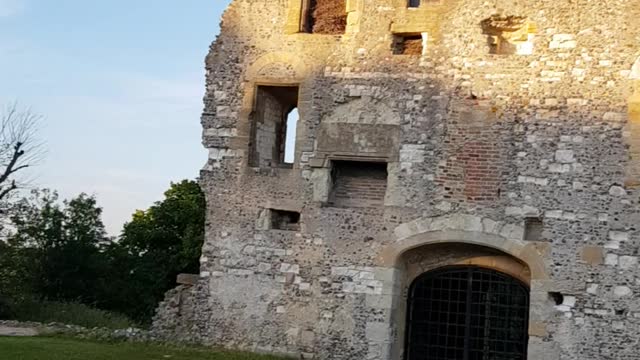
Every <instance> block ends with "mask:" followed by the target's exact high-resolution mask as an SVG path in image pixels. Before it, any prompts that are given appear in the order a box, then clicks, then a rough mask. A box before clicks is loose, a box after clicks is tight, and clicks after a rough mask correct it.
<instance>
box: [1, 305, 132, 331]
mask: <svg viewBox="0 0 640 360" xmlns="http://www.w3.org/2000/svg"><path fill="white" fill-rule="evenodd" d="M11 311H12V314H11V315H12V316H11V320H18V321H34V322H40V323H45V324H46V323H52V322H57V323H62V324H71V325H78V326H83V327H86V328H94V327H99V328H107V329H126V328H130V327H137V325H136V324H135V323H134V322H133V321H131V320H129V319H128V318H127V317H125V316H124V315H120V314H116V313H112V312H108V311H103V310H98V309H94V308H92V307H89V306H87V305H83V304H79V303H63V302H55V301H35V300H28V301H23V302H21V303H17V304H13V305H12V307H11Z"/></svg>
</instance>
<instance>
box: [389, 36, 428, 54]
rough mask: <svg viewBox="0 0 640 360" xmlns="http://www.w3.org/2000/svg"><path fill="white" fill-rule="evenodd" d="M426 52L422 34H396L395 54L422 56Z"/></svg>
mask: <svg viewBox="0 0 640 360" xmlns="http://www.w3.org/2000/svg"><path fill="white" fill-rule="evenodd" d="M423 52H424V40H423V38H422V34H396V35H394V40H393V53H394V54H395V55H414V56H421V55H422V54H423Z"/></svg>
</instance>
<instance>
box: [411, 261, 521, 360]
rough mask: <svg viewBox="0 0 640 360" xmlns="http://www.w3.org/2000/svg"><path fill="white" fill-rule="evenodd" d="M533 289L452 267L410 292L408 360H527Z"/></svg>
mask: <svg viewBox="0 0 640 360" xmlns="http://www.w3.org/2000/svg"><path fill="white" fill-rule="evenodd" d="M528 315H529V289H528V287H527V286H526V285H525V284H524V283H522V282H520V281H519V280H517V279H515V278H513V277H511V276H509V275H506V274H503V273H500V272H497V271H494V270H490V269H485V268H480V267H472V266H464V267H447V268H443V269H439V270H435V271H431V272H428V273H426V274H424V275H422V276H420V277H418V278H417V279H416V280H415V281H414V282H413V284H412V285H411V289H410V291H409V304H408V319H407V333H406V339H407V343H406V352H405V353H406V360H525V359H526V357H527V355H526V354H527V343H528V338H529V336H528V323H529V319H528Z"/></svg>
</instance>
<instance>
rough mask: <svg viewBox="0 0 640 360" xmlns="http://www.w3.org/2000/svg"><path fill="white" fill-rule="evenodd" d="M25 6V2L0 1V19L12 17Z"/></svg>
mask: <svg viewBox="0 0 640 360" xmlns="http://www.w3.org/2000/svg"><path fill="white" fill-rule="evenodd" d="M26 6H27V3H26V0H0V18H6V17H10V16H14V15H16V14H18V13H20V12H21V11H23V10H24V9H25V8H26Z"/></svg>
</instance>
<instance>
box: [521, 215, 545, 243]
mask: <svg viewBox="0 0 640 360" xmlns="http://www.w3.org/2000/svg"><path fill="white" fill-rule="evenodd" d="M543 231H544V223H543V222H542V219H540V218H527V219H525V221H524V239H525V240H526V241H541V240H542V232H543Z"/></svg>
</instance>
